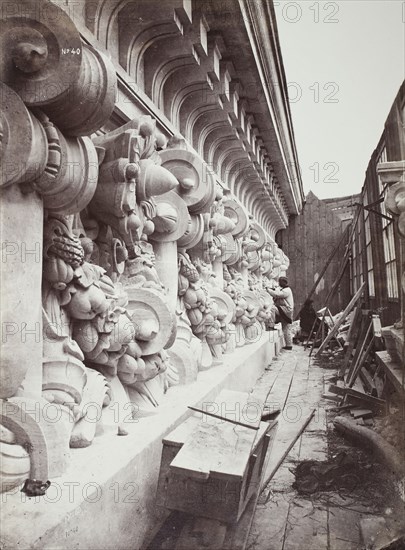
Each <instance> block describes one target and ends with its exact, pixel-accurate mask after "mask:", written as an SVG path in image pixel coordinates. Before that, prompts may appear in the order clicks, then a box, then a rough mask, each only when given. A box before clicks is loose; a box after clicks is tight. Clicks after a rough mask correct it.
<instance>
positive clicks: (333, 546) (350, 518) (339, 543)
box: [328, 506, 362, 550]
mask: <svg viewBox="0 0 405 550" xmlns="http://www.w3.org/2000/svg"><path fill="white" fill-rule="evenodd" d="M328 512H329V515H328V525H329V548H330V550H358V548H361V544H360V530H359V523H360V519H361V517H362V516H361V514H360V513H358V512H353V510H345V509H343V508H340V507H336V506H329V510H328Z"/></svg>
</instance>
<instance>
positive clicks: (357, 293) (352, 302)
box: [315, 282, 366, 356]
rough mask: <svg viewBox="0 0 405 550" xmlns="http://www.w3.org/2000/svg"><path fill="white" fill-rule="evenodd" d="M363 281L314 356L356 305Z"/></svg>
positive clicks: (363, 284) (322, 348) (332, 336)
mask: <svg viewBox="0 0 405 550" xmlns="http://www.w3.org/2000/svg"><path fill="white" fill-rule="evenodd" d="M365 284H366V283H365V282H363V283H362V285H361V287H360V288H359V290H358V291H357V292H356V294H355V295H354V296H353V298H352V299H351V300H350V302H349V304H348V305H347V306H346V309H345V310H344V312H343V313H342V316H341V317H340V319H339V320H338V321H337V322H336V325H335V326H334V327H333V329H332V330H331V331H330V332H329V334H328V335H327V337H326V338H325V340H324V341H323V342H322V344H321V346H320V347H319V348H318V350H317V351H316V353H315V356H316V355H318V354H319V353H321V351H323V350H324V349H325V347H326V345H327V344H328V343H329V342H330V341H331V340H332V338H334V336H335V335H336V334H337V333H338V330H339V328H340V326H341V325H343V323H344V321H345V319H346V317H347V316H348V315H349V313H350V312H351V310H352V309H353V308H354V306H355V305H356V303H357V302H358V300H359V298H360V296H361V293H362V292H363V289H364V286H365Z"/></svg>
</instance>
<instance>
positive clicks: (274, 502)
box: [246, 493, 290, 550]
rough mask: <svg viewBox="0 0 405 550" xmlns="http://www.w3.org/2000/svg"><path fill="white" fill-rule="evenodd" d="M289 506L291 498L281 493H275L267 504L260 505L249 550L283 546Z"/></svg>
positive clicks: (252, 528)
mask: <svg viewBox="0 0 405 550" xmlns="http://www.w3.org/2000/svg"><path fill="white" fill-rule="evenodd" d="M289 507H290V499H288V498H286V496H285V495H283V494H281V493H276V494H273V495H272V499H271V500H270V502H269V503H268V504H267V505H265V506H262V505H258V506H257V508H256V513H255V516H254V518H253V523H252V527H251V530H250V533H249V537H248V541H247V545H246V548H247V549H248V550H264V549H265V550H280V549H281V548H283V540H284V533H285V528H286V521H287V516H288V511H289Z"/></svg>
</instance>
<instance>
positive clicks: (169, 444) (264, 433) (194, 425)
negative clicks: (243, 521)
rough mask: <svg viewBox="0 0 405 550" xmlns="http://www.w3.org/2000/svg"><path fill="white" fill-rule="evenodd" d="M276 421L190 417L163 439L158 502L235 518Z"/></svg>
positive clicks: (254, 486)
mask: <svg viewBox="0 0 405 550" xmlns="http://www.w3.org/2000/svg"><path fill="white" fill-rule="evenodd" d="M232 393H237V392H232ZM238 393H239V392H238ZM242 395H245V394H242ZM276 425H277V423H276V422H273V423H267V422H257V428H258V429H252V428H249V427H246V426H241V425H236V424H232V423H230V422H227V421H224V420H220V419H215V418H211V417H208V416H206V415H201V414H200V415H199V416H197V415H193V416H191V417H189V418H188V419H187V420H186V421H185V422H184V423H183V424H181V425H180V426H179V427H178V428H176V429H175V430H174V431H172V432H171V433H170V434H169V435H168V436H167V437H166V438H165V439H164V440H163V450H162V460H161V467H160V475H159V483H158V492H157V504H158V505H159V506H165V507H166V508H168V509H172V510H180V511H183V512H187V513H190V514H194V515H196V516H201V517H206V518H212V519H216V520H219V521H223V522H226V523H234V522H237V521H238V519H239V518H240V516H241V515H242V513H243V511H244V509H245V507H246V505H247V504H248V502H249V500H250V498H251V497H252V495H253V494H255V493H256V494H257V492H258V490H259V486H260V481H261V478H262V473H263V465H264V462H265V458H266V453H267V451H268V450H269V445H270V444H271V443H272V441H273V440H274V435H275V431H276Z"/></svg>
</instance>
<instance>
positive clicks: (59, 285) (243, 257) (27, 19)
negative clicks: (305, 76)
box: [0, 0, 303, 496]
mask: <svg viewBox="0 0 405 550" xmlns="http://www.w3.org/2000/svg"><path fill="white" fill-rule="evenodd" d="M1 26H2V38H1V46H2V52H3V57H2V66H1V91H2V99H3V101H2V111H1V115H0V116H1V118H0V124H1V126H0V129H1V149H0V151H1V160H2V181H1V190H2V222H1V223H2V235H3V250H2V254H3V257H2V283H3V284H2V296H3V299H2V303H3V309H2V346H3V353H2V367H1V368H2V382H3V383H2V389H1V399H2V411H1V439H0V451H1V453H2V455H3V461H2V472H1V475H3V478H2V484H1V487H2V490H3V491H9V490H11V489H13V488H14V487H19V486H20V485H22V484H24V487H23V490H24V491H25V492H26V494H27V495H29V496H34V495H44V494H45V492H46V490H47V488H48V486H49V480H51V481H52V480H53V479H55V478H57V477H58V476H61V475H62V474H63V473H64V472H65V471H66V468H68V465H69V460H70V455H71V453H72V450H71V449H73V448H78V447H79V448H83V447H88V446H90V445H91V444H92V442H93V441H94V438H98V437H100V438H102V437H103V434H104V435H105V434H106V433H111V432H115V433H118V434H119V435H126V433H127V432H126V428H125V426H124V425H123V424H122V422H121V421H120V418H116V415H115V414H114V411H116V410H117V409H120V410H125V411H127V412H128V413H129V414H130V416H131V417H133V418H138V417H143V416H147V415H150V414H157V415H158V414H159V404H160V403H161V400H162V398H163V396H164V395H165V394H166V393H167V392H170V390H171V388H172V387H173V386H178V385H184V384H190V383H192V382H194V381H195V380H196V379H197V378H198V374H199V373H200V372H201V371H204V370H207V369H214V368H215V367H216V366H218V365H221V363H222V362H223V360H224V357H225V356H226V354H228V355H229V354H237V353H238V351H237V349H238V348H240V347H242V346H248V345H250V344H252V343H254V342H257V341H258V339H260V337H261V336H262V335H263V332H264V330H265V326H266V325H268V324H269V323H270V324H271V323H273V324H274V308H273V307H272V298H271V296H270V295H269V293H268V292H267V288H269V287H271V286H273V285H274V284H275V283H276V281H277V279H278V277H279V276H280V275H281V274H285V272H286V270H287V269H288V265H289V260H288V258H287V257H286V255H285V254H284V253H283V252H282V250H281V249H279V248H278V246H277V244H276V243H275V240H274V236H275V233H276V232H277V231H278V230H279V229H283V228H285V227H286V226H287V224H288V217H289V216H290V215H295V214H297V213H298V212H299V211H300V208H301V205H302V199H303V195H302V186H301V181H300V177H299V173H298V171H297V169H296V166H297V163H296V153H295V144H294V141H293V137H292V133H291V120H290V114H289V110H288V105H287V101H286V87H285V80H284V77H283V69H282V63H281V58H280V56H279V46H278V43H277V38H276V33H275V18H274V13H273V10H272V6H271V4H269V3H268V2H266V1H265V0H263V2H239V3H238V2H236V1H230V2H226V4H224V5H221V6H219V5H218V3H216V2H190V1H189V0H167V1H165V2H161V3H159V7H157V3H156V2H149V1H144V0H137V1H132V2H128V1H122V0H121V1H119V0H103V1H101V0H96V1H87V0H86V1H85V2H80V3H77V2H70V0H69V1H68V2H59V3H58V2H52V3H51V2H49V1H46V0H41V1H39V2H36V3H35V6H33V5H32V3H30V2H28V1H25V0H23V1H21V2H18V3H10V4H8V5H7V6H6V7H5V8H4V9H3V11H2V20H1ZM270 46H272V48H273V49H272V48H270ZM259 47H264V48H265V52H264V59H263V57H262V56H261V54H260V52H259V49H258V48H259ZM262 53H263V52H262ZM268 70H270V71H271V72H272V76H270V74H268ZM95 411H96V413H97V422H95V421H92V420H91V418H94V414H95ZM98 413H99V414H98ZM55 418H57V421H55ZM101 458H102V457H101Z"/></svg>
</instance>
